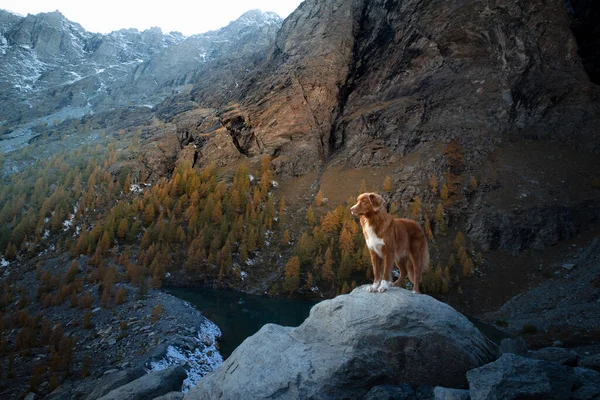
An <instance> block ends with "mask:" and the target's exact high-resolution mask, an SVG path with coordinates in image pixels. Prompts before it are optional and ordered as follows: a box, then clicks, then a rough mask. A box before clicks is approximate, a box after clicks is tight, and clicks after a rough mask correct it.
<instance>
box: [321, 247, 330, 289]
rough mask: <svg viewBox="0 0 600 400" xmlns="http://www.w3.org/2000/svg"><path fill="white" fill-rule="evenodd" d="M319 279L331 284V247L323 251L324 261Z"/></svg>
mask: <svg viewBox="0 0 600 400" xmlns="http://www.w3.org/2000/svg"><path fill="white" fill-rule="evenodd" d="M321 279H323V280H324V281H326V282H333V255H332V252H331V247H327V250H326V251H325V261H324V262H323V267H322V268H321Z"/></svg>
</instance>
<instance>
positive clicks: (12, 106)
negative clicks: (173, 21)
mask: <svg viewBox="0 0 600 400" xmlns="http://www.w3.org/2000/svg"><path fill="white" fill-rule="evenodd" d="M280 24H281V19H280V18H279V16H277V15H276V14H274V13H262V12H260V11H249V12H247V13H245V14H244V15H242V16H241V17H240V18H239V19H238V20H236V21H234V22H232V23H231V24H229V25H228V26H226V27H224V28H222V29H219V30H217V31H213V32H207V33H205V34H200V35H194V36H190V37H187V38H186V37H184V36H183V35H181V34H180V33H178V32H171V33H168V34H164V33H163V32H161V30H160V29H159V28H152V29H149V30H146V31H143V32H139V31H137V30H135V29H123V30H120V31H117V32H112V33H110V34H106V35H104V34H97V33H91V32H87V31H85V29H83V28H82V27H81V26H80V25H79V24H77V23H74V22H71V21H69V20H67V19H66V18H65V17H64V16H63V15H62V14H60V13H59V12H52V13H42V14H38V15H31V14H30V15H28V16H26V17H21V16H16V15H14V14H11V13H9V12H6V11H2V10H0V88H1V91H2V97H1V100H2V105H1V106H0V121H3V125H4V128H5V130H6V131H11V130H12V129H15V128H17V127H19V126H20V125H22V124H24V123H26V122H29V121H32V120H33V121H35V122H36V123H38V124H39V123H42V122H43V123H53V122H54V121H56V120H58V121H62V120H64V119H66V118H68V117H70V118H80V117H81V116H83V115H85V114H89V113H98V112H102V111H105V110H109V109H112V108H114V107H119V106H127V105H131V104H135V105H138V106H147V107H152V106H153V105H155V104H157V103H160V102H161V101H162V100H163V99H164V98H165V97H167V96H168V95H172V94H173V93H177V92H180V91H186V90H188V91H189V89H190V88H191V86H192V85H194V84H198V83H199V82H200V86H202V82H203V81H204V80H209V81H210V82H211V84H212V85H215V86H219V87H221V90H223V91H225V92H226V91H227V88H228V87H233V86H235V84H236V83H235V80H236V79H237V80H240V79H242V78H243V76H244V75H245V74H246V73H247V72H248V71H250V70H252V69H253V67H254V65H255V64H256V62H257V61H258V60H260V59H262V56H263V55H264V53H266V51H267V49H268V48H269V47H270V46H271V43H272V42H273V39H274V37H275V34H276V32H277V30H278V29H279V26H280ZM40 118H41V119H40Z"/></svg>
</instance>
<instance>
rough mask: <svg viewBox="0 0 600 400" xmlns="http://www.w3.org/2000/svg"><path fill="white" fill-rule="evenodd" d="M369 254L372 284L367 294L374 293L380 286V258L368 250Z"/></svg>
mask: <svg viewBox="0 0 600 400" xmlns="http://www.w3.org/2000/svg"><path fill="white" fill-rule="evenodd" d="M369 253H371V264H373V284H372V285H371V286H369V292H371V293H372V292H376V291H377V289H378V288H379V285H380V284H381V273H382V272H383V271H382V270H381V258H379V256H378V255H377V253H375V252H374V251H371V250H369Z"/></svg>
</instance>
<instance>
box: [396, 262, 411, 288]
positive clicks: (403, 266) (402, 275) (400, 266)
mask: <svg viewBox="0 0 600 400" xmlns="http://www.w3.org/2000/svg"><path fill="white" fill-rule="evenodd" d="M406 261H407V260H406V259H400V260H397V261H396V265H397V266H398V269H399V270H400V276H399V277H398V279H396V280H395V281H394V286H400V285H402V282H404V278H406V276H407V275H408V273H407V271H406V264H405V262H406Z"/></svg>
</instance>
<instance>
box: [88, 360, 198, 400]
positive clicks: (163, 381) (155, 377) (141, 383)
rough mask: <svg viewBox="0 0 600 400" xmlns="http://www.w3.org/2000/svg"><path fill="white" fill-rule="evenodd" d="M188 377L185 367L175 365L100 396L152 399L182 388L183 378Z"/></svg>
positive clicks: (107, 399) (105, 399) (113, 399)
mask: <svg viewBox="0 0 600 400" xmlns="http://www.w3.org/2000/svg"><path fill="white" fill-rule="evenodd" d="M186 377H187V373H186V372H185V369H184V368H183V367H182V366H180V365H177V366H173V367H169V368H167V369H164V370H162V371H158V372H152V373H150V374H148V375H144V376H142V377H141V378H139V379H136V380H134V381H132V382H130V383H128V384H126V385H123V386H120V387H118V388H117V389H114V390H112V391H110V392H109V393H108V394H106V395H104V396H102V397H100V399H101V400H121V399H129V400H151V399H154V398H156V397H158V396H162V395H165V394H167V393H170V392H173V391H179V390H181V385H182V384H183V380H184V379H185V378H186Z"/></svg>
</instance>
